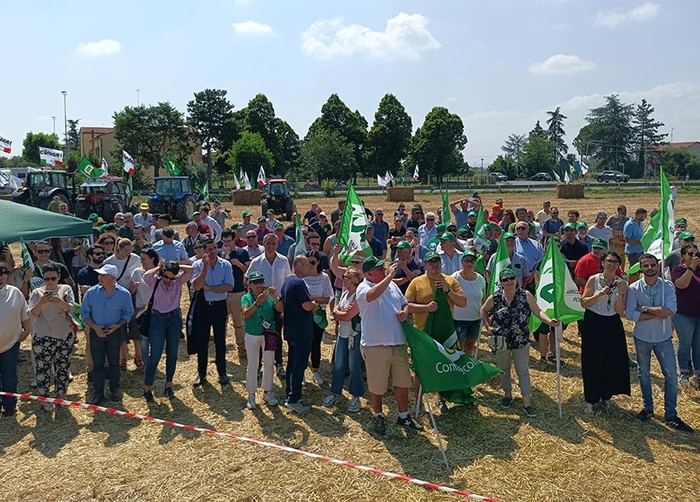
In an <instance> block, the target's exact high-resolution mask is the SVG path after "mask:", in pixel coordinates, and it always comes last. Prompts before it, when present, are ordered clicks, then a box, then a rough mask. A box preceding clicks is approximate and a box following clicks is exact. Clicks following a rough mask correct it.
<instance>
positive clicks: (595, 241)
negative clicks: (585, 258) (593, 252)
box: [591, 239, 608, 249]
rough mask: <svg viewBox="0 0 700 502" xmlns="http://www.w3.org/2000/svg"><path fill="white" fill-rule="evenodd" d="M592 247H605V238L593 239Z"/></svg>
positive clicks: (606, 246)
mask: <svg viewBox="0 0 700 502" xmlns="http://www.w3.org/2000/svg"><path fill="white" fill-rule="evenodd" d="M591 247H592V248H599V249H607V248H608V243H607V242H606V241H605V239H593V242H592V243H591Z"/></svg>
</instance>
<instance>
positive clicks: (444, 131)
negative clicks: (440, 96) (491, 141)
mask: <svg viewBox="0 0 700 502" xmlns="http://www.w3.org/2000/svg"><path fill="white" fill-rule="evenodd" d="M466 144H467V137H466V136H465V135H464V124H463V123H462V119H461V118H460V117H459V115H456V114H453V113H450V112H449V110H448V109H447V108H444V107H441V106H436V107H435V108H433V109H432V110H430V112H428V114H427V115H426V116H425V121H424V122H423V125H422V126H421V127H419V128H418V129H417V130H416V134H415V136H414V137H413V141H412V145H411V151H412V156H413V158H414V159H415V161H416V162H417V163H418V165H419V166H420V169H421V175H423V174H431V175H433V176H435V177H436V182H437V183H438V184H440V183H442V178H443V176H444V175H446V174H451V173H457V172H460V170H462V169H463V168H464V158H463V157H462V150H463V149H464V147H465V145H466Z"/></svg>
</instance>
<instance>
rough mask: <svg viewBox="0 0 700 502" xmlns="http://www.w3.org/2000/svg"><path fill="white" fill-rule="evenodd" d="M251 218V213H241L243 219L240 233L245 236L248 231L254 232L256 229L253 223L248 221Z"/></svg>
mask: <svg viewBox="0 0 700 502" xmlns="http://www.w3.org/2000/svg"><path fill="white" fill-rule="evenodd" d="M252 216H253V213H251V212H250V211H243V214H242V217H243V225H242V226H241V231H242V233H243V234H244V235H245V234H246V233H247V232H248V231H249V230H255V229H256V228H258V226H257V225H256V224H255V223H252V222H251V221H250V218H251V217H252Z"/></svg>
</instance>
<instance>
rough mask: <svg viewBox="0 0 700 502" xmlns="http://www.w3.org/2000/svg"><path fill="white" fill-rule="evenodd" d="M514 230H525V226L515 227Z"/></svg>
mask: <svg viewBox="0 0 700 502" xmlns="http://www.w3.org/2000/svg"><path fill="white" fill-rule="evenodd" d="M515 229H516V230H527V227H515Z"/></svg>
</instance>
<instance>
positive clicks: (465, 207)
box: [450, 197, 469, 227]
mask: <svg viewBox="0 0 700 502" xmlns="http://www.w3.org/2000/svg"><path fill="white" fill-rule="evenodd" d="M457 205H459V207H457ZM450 211H452V214H453V215H454V217H455V223H456V224H457V227H466V226H467V214H468V213H469V199H467V198H466V197H465V198H463V199H460V200H456V201H454V202H450Z"/></svg>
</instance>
